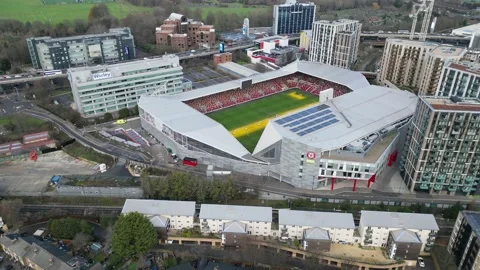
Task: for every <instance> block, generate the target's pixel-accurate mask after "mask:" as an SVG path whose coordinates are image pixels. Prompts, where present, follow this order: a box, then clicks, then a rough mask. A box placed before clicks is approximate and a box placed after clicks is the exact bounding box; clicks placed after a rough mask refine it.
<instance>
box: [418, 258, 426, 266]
mask: <svg viewBox="0 0 480 270" xmlns="http://www.w3.org/2000/svg"><path fill="white" fill-rule="evenodd" d="M418 266H420V267H422V268H423V267H425V262H424V261H423V258H422V257H418Z"/></svg>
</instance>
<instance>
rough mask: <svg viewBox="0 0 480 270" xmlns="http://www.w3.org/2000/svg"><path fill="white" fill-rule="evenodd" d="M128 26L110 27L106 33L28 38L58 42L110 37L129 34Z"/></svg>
mask: <svg viewBox="0 0 480 270" xmlns="http://www.w3.org/2000/svg"><path fill="white" fill-rule="evenodd" d="M130 33H131V32H130V28H128V27H125V28H110V29H109V30H108V32H106V33H101V34H90V35H79V36H71V37H60V38H52V37H49V36H45V37H33V38H30V39H32V40H37V41H38V40H43V41H48V42H60V41H69V40H74V39H90V38H99V37H111V36H116V35H124V34H130Z"/></svg>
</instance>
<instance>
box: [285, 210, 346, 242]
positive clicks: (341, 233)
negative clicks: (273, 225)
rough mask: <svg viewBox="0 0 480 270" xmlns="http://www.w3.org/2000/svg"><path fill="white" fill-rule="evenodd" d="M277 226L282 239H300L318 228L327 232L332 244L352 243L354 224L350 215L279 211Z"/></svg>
mask: <svg viewBox="0 0 480 270" xmlns="http://www.w3.org/2000/svg"><path fill="white" fill-rule="evenodd" d="M278 225H279V230H280V231H279V236H280V237H282V238H289V239H295V238H296V239H302V237H304V236H305V231H306V230H309V229H314V228H319V229H322V230H325V231H327V233H328V235H329V238H330V239H331V241H332V242H337V243H353V242H354V240H353V234H354V231H355V223H354V221H353V215H352V214H347V213H332V212H311V211H296V210H289V209H280V210H279V211H278ZM307 240H308V239H307ZM322 240H325V239H322Z"/></svg>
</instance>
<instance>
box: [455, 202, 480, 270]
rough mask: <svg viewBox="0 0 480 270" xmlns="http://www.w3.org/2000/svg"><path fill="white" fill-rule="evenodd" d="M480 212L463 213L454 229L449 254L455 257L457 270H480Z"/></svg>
mask: <svg viewBox="0 0 480 270" xmlns="http://www.w3.org/2000/svg"><path fill="white" fill-rule="evenodd" d="M479 237H480V212H474V211H461V212H460V213H458V217H457V220H456V221H455V226H454V227H453V231H452V234H451V235H450V241H448V252H449V253H450V254H452V255H453V257H454V259H455V264H456V265H457V269H462V270H478V269H480V256H479V255H480V254H479V251H480V240H479Z"/></svg>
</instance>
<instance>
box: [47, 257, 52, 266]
mask: <svg viewBox="0 0 480 270" xmlns="http://www.w3.org/2000/svg"><path fill="white" fill-rule="evenodd" d="M48 262H50V265H52V264H53V257H50V259H48Z"/></svg>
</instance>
